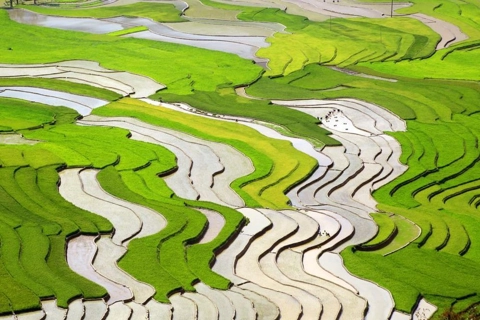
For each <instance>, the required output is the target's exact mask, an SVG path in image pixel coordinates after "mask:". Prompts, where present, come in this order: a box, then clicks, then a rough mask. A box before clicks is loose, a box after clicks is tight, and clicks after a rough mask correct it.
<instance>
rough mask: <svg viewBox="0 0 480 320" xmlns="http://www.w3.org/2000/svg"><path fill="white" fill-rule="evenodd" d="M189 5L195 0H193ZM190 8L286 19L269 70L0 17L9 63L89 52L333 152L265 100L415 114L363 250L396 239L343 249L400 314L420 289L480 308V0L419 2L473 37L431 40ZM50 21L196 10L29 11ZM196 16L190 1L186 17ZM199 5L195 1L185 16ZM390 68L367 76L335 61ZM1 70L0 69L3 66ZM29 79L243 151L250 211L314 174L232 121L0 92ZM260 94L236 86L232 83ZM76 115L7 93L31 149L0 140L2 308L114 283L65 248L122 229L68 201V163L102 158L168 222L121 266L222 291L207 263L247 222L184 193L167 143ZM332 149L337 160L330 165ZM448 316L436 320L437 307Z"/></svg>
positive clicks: (126, 191)
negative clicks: (363, 104) (62, 191)
mask: <svg viewBox="0 0 480 320" xmlns="http://www.w3.org/2000/svg"><path fill="white" fill-rule="evenodd" d="M187 2H189V1H187ZM191 2H192V7H191V8H192V10H195V14H204V15H205V17H208V18H212V17H216V16H217V15H218V16H222V15H223V17H224V18H227V17H228V18H234V17H235V16H236V17H237V18H238V19H240V20H243V21H250V22H276V23H280V24H283V25H284V26H285V27H286V31H287V32H286V33H275V34H274V35H272V36H271V37H269V38H268V39H267V42H269V43H270V46H268V47H265V48H262V49H260V50H259V51H258V52H257V55H258V56H259V57H262V58H266V59H269V63H268V67H269V68H268V70H263V69H262V68H261V67H260V66H258V65H255V64H253V63H252V62H251V61H247V60H245V59H242V58H239V57H238V56H236V55H233V54H227V53H222V52H217V51H209V50H204V49H198V48H194V47H189V46H182V45H177V44H171V43H163V42H155V41H148V40H141V39H133V38H122V37H121V35H123V34H125V33H130V32H136V31H141V30H144V28H142V27H139V28H136V29H135V28H134V29H127V30H123V31H121V32H119V33H113V34H110V35H92V34H86V33H80V32H70V31H62V30H55V29H47V28H42V27H35V26H30V25H21V24H18V23H16V22H12V21H11V20H10V19H9V18H8V12H7V10H1V11H0V28H1V29H2V36H1V38H0V52H1V53H0V63H11V64H28V63H47V62H56V61H64V60H74V59H85V60H92V61H97V62H99V63H100V64H101V65H102V66H103V67H105V68H109V69H113V70H125V71H129V72H132V73H137V74H141V75H145V76H148V77H151V78H152V79H154V80H155V81H157V82H159V83H163V84H165V85H166V86H167V89H166V90H162V91H160V92H158V93H156V94H155V95H153V96H152V97H151V98H152V99H156V100H163V101H166V102H184V103H188V104H190V105H191V106H192V107H195V108H197V109H200V110H204V111H208V112H211V113H215V114H228V115H234V116H241V117H248V118H251V119H257V120H261V121H264V122H268V123H270V125H271V126H272V127H277V128H280V130H281V131H282V132H285V133H287V134H288V135H291V136H295V137H303V138H306V139H310V140H311V141H314V142H315V144H316V145H317V146H323V145H338V144H339V143H338V142H337V141H335V140H334V139H332V138H331V137H330V133H329V132H328V131H326V130H325V129H323V128H321V127H320V126H319V120H318V119H316V118H314V117H312V116H309V115H306V114H304V113H302V112H299V111H297V110H293V109H289V108H287V107H280V106H276V105H272V104H271V103H270V100H272V99H286V100H293V99H335V98H355V99H359V100H363V101H367V102H370V103H374V104H377V105H379V106H382V107H384V108H386V109H388V110H389V111H391V112H393V113H395V114H396V115H398V116H399V117H400V118H402V119H404V120H405V121H406V123H407V131H406V132H395V133H393V132H392V133H389V134H391V135H392V136H393V137H394V138H396V139H397V140H398V141H399V142H400V143H401V145H402V156H401V158H400V161H401V162H402V163H403V164H405V165H408V170H407V171H406V172H405V173H404V174H403V175H402V176H400V177H399V178H397V179H395V180H394V181H392V182H390V183H388V184H386V185H385V186H383V187H382V188H381V189H379V190H376V191H375V192H374V193H373V196H374V198H375V199H376V200H377V201H378V203H379V205H378V209H379V211H380V213H377V214H376V215H375V216H374V218H375V221H376V222H377V223H378V225H379V232H378V234H377V236H376V237H375V238H374V239H372V240H370V242H369V243H366V245H378V244H382V242H383V241H385V239H387V238H389V236H390V235H391V234H392V232H393V230H394V229H396V230H397V231H398V233H397V234H396V235H395V236H394V237H393V238H392V241H390V242H388V243H387V244H385V245H382V246H380V248H378V250H375V251H361V250H352V248H347V249H346V250H344V251H343V252H342V257H343V259H344V262H345V265H346V266H347V268H348V269H349V271H350V272H352V273H354V274H356V275H358V276H361V277H364V278H367V279H370V280H372V281H374V282H376V283H378V284H379V285H381V286H382V287H384V288H387V289H388V290H390V292H391V293H392V295H393V298H394V300H395V306H396V308H397V309H398V310H401V311H405V312H411V311H412V308H413V307H414V306H415V304H416V302H417V300H418V297H425V298H426V299H427V300H428V301H430V302H433V303H435V304H437V305H438V307H439V310H440V311H442V310H445V309H447V308H449V307H451V306H452V308H453V309H454V310H455V311H462V310H465V309H466V308H468V307H469V306H471V305H474V304H477V303H480V277H479V275H480V215H479V212H478V207H479V205H480V201H479V198H480V179H479V177H480V151H479V147H478V146H479V141H480V116H479V114H480V104H479V101H480V86H479V81H480V67H479V61H480V4H479V3H478V1H475V0H465V1H455V0H413V5H412V6H411V7H409V8H404V9H401V10H399V12H398V13H399V14H400V13H401V14H411V13H423V14H426V15H431V16H434V17H436V18H438V19H443V20H445V21H447V22H449V23H452V24H454V25H456V26H458V27H459V28H460V29H461V30H462V31H463V32H464V33H465V34H466V35H467V36H468V37H469V39H468V40H466V41H463V42H460V43H457V44H454V45H452V46H450V47H448V48H446V49H442V50H435V47H436V45H437V43H438V42H439V40H440V37H439V35H438V34H436V33H435V32H433V31H432V30H431V29H430V28H428V27H427V26H425V25H424V24H422V23H421V22H419V21H418V20H415V19H411V18H409V17H407V16H397V17H394V18H385V19H367V18H352V19H340V18H337V19H331V20H327V21H324V22H313V21H310V20H308V19H306V18H304V17H300V16H294V15H289V14H287V13H285V12H284V11H282V10H279V9H265V8H259V7H240V6H232V5H228V4H223V3H218V2H214V1H204V2H203V4H201V3H198V2H193V1H191ZM25 8H28V9H29V10H33V11H36V12H39V13H42V14H51V15H58V16H72V17H95V18H107V17H115V16H128V17H142V18H149V19H153V20H156V21H163V22H176V23H182V21H185V19H184V18H183V17H181V16H180V12H179V11H178V10H177V9H175V7H174V6H173V5H167V4H159V3H147V2H145V3H135V4H131V5H126V6H109V7H98V8H89V9H86V8H82V9H69V8H65V7H59V8H53V7H48V8H47V7H39V6H26V7H25ZM192 12H193V11H192ZM187 13H188V11H187ZM333 66H335V67H339V68H343V69H344V71H349V70H354V71H357V72H361V73H366V74H371V75H376V76H380V77H384V78H386V79H389V80H393V81H386V80H385V79H384V80H382V79H378V78H377V79H373V78H365V77H361V76H358V75H352V74H348V73H347V72H341V71H339V70H334V69H332V68H331V67H333ZM0 72H1V71H0ZM2 85H5V86H13V85H18V86H36V87H43V88H49V89H55V90H60V91H66V92H71V93H77V94H84V95H86V96H91V97H97V98H101V99H105V100H108V101H111V102H112V103H110V104H109V105H107V106H105V107H102V108H99V109H96V110H95V111H94V113H95V114H96V115H100V116H108V117H119V116H128V117H134V118H137V119H140V120H142V121H144V122H147V123H150V124H154V125H157V126H162V127H166V128H170V129H174V130H178V131H181V132H185V133H188V134H191V135H194V136H197V137H199V138H202V139H207V140H211V141H216V142H221V143H226V144H229V145H231V146H233V147H235V148H236V149H237V150H239V151H240V152H242V153H244V154H245V155H246V156H247V157H249V158H250V159H251V161H252V164H253V165H254V167H255V171H254V172H253V173H251V174H250V175H248V176H245V177H240V178H238V179H237V180H235V181H234V182H233V183H232V185H231V187H232V188H233V189H234V190H235V191H236V192H237V193H238V194H239V195H240V196H241V197H242V198H243V199H244V201H245V203H246V205H247V206H248V207H266V208H274V209H284V208H288V207H289V206H288V198H287V197H286V196H285V193H286V192H287V191H288V190H289V188H291V187H292V186H294V185H296V184H297V183H298V182H299V181H302V180H303V179H305V178H307V177H308V176H309V174H311V172H312V171H313V170H314V169H315V168H316V163H315V161H314V160H313V159H312V158H310V157H308V156H306V155H304V154H302V153H300V152H299V151H297V150H296V149H294V148H293V147H292V146H291V144H290V143H287V142H285V141H277V140H273V139H268V138H265V137H263V136H262V135H260V134H259V133H258V132H256V131H254V130H250V129H248V128H246V127H243V126H240V125H238V124H235V123H226V122H220V121H215V120H212V119H206V118H197V117H193V116H191V115H186V114H184V113H179V112H175V111H172V110H169V109H166V108H161V107H153V106H151V105H148V104H146V103H143V102H140V101H138V100H134V99H130V98H124V99H120V96H119V95H117V94H115V93H112V92H110V91H108V90H103V89H98V88H93V87H90V86H88V85H83V84H74V83H66V82H63V81H61V80H48V79H30V78H18V79H11V78H0V86H2ZM246 85H248V88H247V89H246V93H247V94H249V95H251V96H255V97H258V98H262V99H261V100H251V99H247V98H242V97H239V96H237V95H236V93H235V90H234V89H235V88H237V87H240V86H246ZM77 117H78V114H77V113H76V112H74V111H71V110H69V109H65V108H61V107H58V108H53V107H49V106H45V105H41V104H37V103H31V102H28V101H23V100H15V99H6V98H0V135H1V134H3V133H4V132H7V133H12V132H17V133H21V134H22V135H24V137H25V138H28V139H31V140H36V141H38V142H39V143H37V144H35V145H6V144H5V145H4V144H0V244H1V246H0V283H1V284H2V285H1V286H0V314H8V313H11V312H12V311H15V312H18V311H27V310H32V309H38V308H39V306H40V299H46V298H52V297H56V298H57V300H58V304H59V305H60V306H62V307H65V306H67V304H68V301H70V300H71V299H73V298H76V297H84V298H87V299H90V298H99V297H102V296H104V295H105V293H106V291H105V290H104V289H103V288H101V287H99V286H97V285H95V284H93V283H91V282H89V281H87V280H85V279H83V278H81V277H79V276H78V275H76V274H75V273H73V272H72V271H71V270H70V269H69V268H68V266H67V264H66V261H65V259H64V254H65V243H66V241H67V238H68V236H71V235H72V234H76V233H84V234H91V235H95V234H105V233H110V232H112V226H111V224H110V223H109V222H108V221H106V220H105V219H103V218H100V217H99V216H96V215H93V214H91V213H89V212H86V211H83V210H80V209H78V208H76V207H74V206H73V205H71V204H70V203H68V202H66V201H65V200H63V198H62V197H61V196H60V195H59V193H58V190H57V182H58V179H59V178H58V177H59V176H58V170H61V169H64V168H73V167H93V168H96V169H99V170H101V171H100V173H99V180H100V183H101V185H102V187H103V188H104V189H105V190H106V191H108V192H110V193H111V194H113V195H115V196H118V197H121V198H123V199H126V200H128V201H131V202H135V203H138V204H141V205H145V206H148V207H150V208H152V209H154V210H156V211H157V212H159V213H160V214H162V215H163V216H164V217H165V218H166V219H167V221H168V224H167V227H166V228H165V229H163V230H162V231H161V232H159V233H157V234H155V235H151V236H149V237H146V238H142V239H136V240H133V241H132V242H131V243H130V245H129V251H128V253H127V254H126V255H125V256H124V257H123V258H122V259H121V260H120V261H119V266H120V267H121V268H123V269H124V270H126V271H127V272H129V273H131V274H132V275H134V276H135V277H136V278H138V279H139V280H141V281H145V282H148V283H150V284H151V285H152V286H153V287H154V288H155V289H156V294H155V298H156V299H158V300H159V301H162V302H168V297H169V295H170V294H172V293H173V292H176V291H179V290H185V291H193V290H194V288H193V285H194V284H195V283H196V282H198V281H202V282H204V283H206V284H208V285H210V286H211V287H213V288H218V289H226V288H228V287H229V286H230V285H231V284H230V282H229V280H227V279H225V278H223V277H221V276H219V275H217V274H216V273H214V272H213V271H212V270H211V264H212V262H213V261H214V258H215V254H216V253H218V252H219V251H220V250H222V247H223V246H224V245H225V243H227V242H228V241H229V240H230V239H231V238H232V236H233V235H234V234H235V232H237V231H238V230H239V228H241V227H242V226H243V225H244V224H245V223H247V221H246V220H245V218H244V217H243V216H241V215H240V214H239V213H238V212H237V211H235V210H233V209H231V208H226V207H223V206H220V205H217V204H213V203H207V202H201V201H190V200H185V199H180V198H178V197H177V196H176V195H174V194H173V192H172V190H170V189H169V188H168V186H167V184H166V183H165V181H164V180H163V179H161V178H159V176H160V177H161V176H162V174H164V173H165V172H169V171H171V170H173V169H174V168H175V165H176V162H175V160H176V159H175V156H174V155H173V154H172V153H171V152H170V151H168V150H167V149H165V148H163V147H161V146H158V145H153V144H149V143H142V142H138V141H134V140H132V139H128V137H129V133H128V131H126V130H123V129H118V128H109V127H84V126H78V125H76V124H75V123H74V122H75V119H76V118H77ZM333 160H335V159H333ZM199 208H204V209H205V208H206V209H210V210H214V211H216V212H217V213H219V214H220V215H222V216H223V217H224V218H225V221H226V224H225V227H224V228H223V229H222V231H221V232H220V234H219V235H218V236H217V237H216V238H215V239H214V240H212V241H211V242H209V243H205V244H198V240H199V239H200V238H201V237H202V235H203V233H204V232H205V226H206V222H207V221H206V218H205V216H204V215H203V214H201V213H200V212H199V211H198V209H199ZM435 317H436V318H437V319H440V315H439V313H437V314H436V316H435Z"/></svg>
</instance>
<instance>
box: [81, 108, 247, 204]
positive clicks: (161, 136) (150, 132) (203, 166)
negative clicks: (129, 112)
mask: <svg viewBox="0 0 480 320" xmlns="http://www.w3.org/2000/svg"><path fill="white" fill-rule="evenodd" d="M78 123H80V124H83V125H100V126H115V127H120V128H124V129H127V130H130V132H132V139H136V140H140V141H145V142H150V143H154V144H159V145H162V146H164V147H165V148H167V149H169V150H170V151H172V152H173V153H175V155H176V156H177V161H178V166H179V169H178V170H177V171H176V172H174V173H173V174H171V175H169V176H167V177H165V182H167V184H168V186H169V187H170V188H171V189H172V190H173V191H174V192H175V193H176V194H177V195H178V196H180V197H183V198H186V199H192V200H196V199H197V198H198V197H199V198H200V200H207V201H212V202H215V203H219V204H223V205H226V206H231V207H242V206H244V201H243V200H242V199H241V198H240V197H239V196H238V195H237V194H236V192H235V191H234V190H233V189H232V188H231V187H230V185H231V183H232V182H233V181H235V180H236V179H238V178H240V177H243V176H245V175H248V174H250V173H251V172H253V171H254V168H253V164H252V162H251V160H250V159H249V158H247V157H246V156H245V155H244V154H242V153H241V152H239V151H238V150H236V149H234V148H233V147H231V146H229V145H226V144H223V143H218V142H213V141H208V140H204V139H200V138H197V137H194V136H191V135H189V134H186V133H183V132H180V131H175V130H171V129H167V128H162V127H158V126H154V125H151V124H148V123H145V122H142V121H140V120H137V119H134V118H125V117H123V118H122V117H117V118H107V117H97V116H89V117H88V118H84V119H83V120H81V121H79V122H78Z"/></svg>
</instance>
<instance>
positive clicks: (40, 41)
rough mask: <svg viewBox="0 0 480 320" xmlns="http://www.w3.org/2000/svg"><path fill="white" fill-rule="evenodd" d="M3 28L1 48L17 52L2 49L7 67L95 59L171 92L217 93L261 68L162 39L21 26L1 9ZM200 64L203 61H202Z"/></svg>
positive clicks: (232, 56)
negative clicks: (145, 77) (33, 46)
mask: <svg viewBox="0 0 480 320" xmlns="http://www.w3.org/2000/svg"><path fill="white" fill-rule="evenodd" d="M0 27H1V28H2V30H4V31H5V32H4V33H5V34H4V36H3V37H2V41H1V44H2V45H3V46H2V47H3V48H8V47H10V48H11V49H12V50H5V52H3V51H2V62H3V63H44V62H56V61H63V60H72V59H83V60H93V61H98V62H99V63H100V64H101V65H102V66H103V67H105V68H109V69H113V70H128V71H129V72H133V73H137V74H142V75H145V76H149V77H151V78H152V79H154V80H156V81H158V82H159V83H163V84H166V85H167V86H168V88H169V91H170V92H172V93H182V94H188V93H191V92H192V90H203V91H214V90H215V89H216V87H217V86H218V85H220V84H228V85H240V84H243V83H248V82H250V81H252V79H255V78H256V77H257V76H258V75H259V73H260V70H261V68H260V67H259V66H255V65H253V64H252V63H250V62H248V61H247V60H244V59H241V58H239V57H238V56H236V55H233V54H226V53H222V52H217V51H209V50H205V49H199V48H194V47H189V46H182V45H177V44H172V43H164V42H158V41H147V40H142V39H132V38H121V37H110V36H108V35H92V34H85V33H79V32H71V31H63V30H57V29H48V28H42V27H36V26H30V25H22V24H19V23H16V22H12V21H10V20H9V19H8V15H7V12H6V11H0ZM32 43H36V46H35V54H34V55H32V54H31V44H32ZM79 43H82V48H83V50H78V44H79ZM58 48H62V50H58ZM192 57H197V58H196V59H192ZM199 60H201V61H202V62H201V63H198V61H199ZM152 65H153V66H155V67H154V68H152ZM212 70H215V72H212Z"/></svg>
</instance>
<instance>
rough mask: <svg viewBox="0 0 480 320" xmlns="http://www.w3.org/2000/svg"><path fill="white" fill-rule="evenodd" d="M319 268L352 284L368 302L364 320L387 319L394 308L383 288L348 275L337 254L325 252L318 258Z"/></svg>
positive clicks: (390, 298)
mask: <svg viewBox="0 0 480 320" xmlns="http://www.w3.org/2000/svg"><path fill="white" fill-rule="evenodd" d="M319 261H320V266H321V267H322V268H324V269H325V270H326V271H328V272H330V273H331V274H333V275H335V276H337V277H338V278H340V279H343V280H345V281H346V282H348V283H350V284H352V285H353V286H354V287H355V288H356V289H357V290H358V293H359V295H360V296H362V297H364V298H366V299H367V300H368V306H369V307H368V312H367V315H366V317H365V319H366V320H377V319H388V318H389V317H390V315H391V313H392V312H393V308H394V306H395V304H394V302H393V298H392V296H391V294H390V292H388V291H387V290H385V289H384V288H382V287H380V286H378V285H376V284H374V283H372V282H369V281H366V280H363V279H360V278H357V277H355V276H353V275H352V274H350V273H349V272H348V271H347V270H346V269H345V266H344V265H343V261H342V258H341V256H340V255H339V254H337V253H332V252H325V253H323V254H322V255H321V256H320V259H319Z"/></svg>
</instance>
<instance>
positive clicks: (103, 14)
mask: <svg viewBox="0 0 480 320" xmlns="http://www.w3.org/2000/svg"><path fill="white" fill-rule="evenodd" d="M20 8H25V9H28V10H31V11H34V12H38V13H41V14H45V15H51V16H63V17H78V18H112V17H118V16H126V17H141V18H149V19H152V20H155V21H159V22H179V21H185V20H184V19H183V18H182V17H180V11H178V10H177V9H176V8H175V6H174V5H172V4H165V3H148V2H137V3H133V4H129V5H125V6H111V7H98V8H89V9H75V8H72V9H65V7H61V8H55V7H44V6H20Z"/></svg>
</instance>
